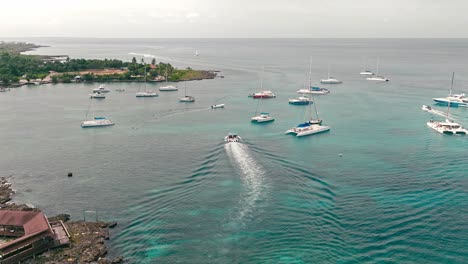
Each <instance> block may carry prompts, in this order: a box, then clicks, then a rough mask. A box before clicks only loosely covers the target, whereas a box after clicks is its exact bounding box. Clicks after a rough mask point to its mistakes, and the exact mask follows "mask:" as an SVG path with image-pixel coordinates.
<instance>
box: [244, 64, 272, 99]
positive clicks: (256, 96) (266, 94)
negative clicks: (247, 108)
mask: <svg viewBox="0 0 468 264" xmlns="http://www.w3.org/2000/svg"><path fill="white" fill-rule="evenodd" d="M264 73H265V67H263V68H262V74H261V75H260V92H257V93H251V94H249V97H252V98H253V99H268V98H275V97H276V94H274V93H273V92H272V91H270V90H263V75H264Z"/></svg>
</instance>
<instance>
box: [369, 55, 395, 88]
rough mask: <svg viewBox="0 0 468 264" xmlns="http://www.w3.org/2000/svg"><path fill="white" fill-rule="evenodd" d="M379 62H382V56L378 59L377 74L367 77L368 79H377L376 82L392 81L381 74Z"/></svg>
mask: <svg viewBox="0 0 468 264" xmlns="http://www.w3.org/2000/svg"><path fill="white" fill-rule="evenodd" d="M379 64H380V58H379V59H378V60H377V72H376V74H375V75H372V76H370V77H367V78H366V80H368V81H375V82H388V81H390V80H389V79H387V78H385V77H384V76H382V75H379Z"/></svg>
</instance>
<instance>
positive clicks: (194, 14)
mask: <svg viewBox="0 0 468 264" xmlns="http://www.w3.org/2000/svg"><path fill="white" fill-rule="evenodd" d="M199 18H200V14H199V13H197V12H191V13H188V14H187V15H185V19H186V20H187V21H188V22H189V23H195V22H197V21H198V19H199Z"/></svg>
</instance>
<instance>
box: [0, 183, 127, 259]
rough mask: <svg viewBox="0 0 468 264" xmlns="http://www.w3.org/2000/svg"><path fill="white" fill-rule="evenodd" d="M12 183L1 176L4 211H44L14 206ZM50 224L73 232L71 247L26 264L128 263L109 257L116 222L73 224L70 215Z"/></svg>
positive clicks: (0, 201)
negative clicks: (61, 224)
mask: <svg viewBox="0 0 468 264" xmlns="http://www.w3.org/2000/svg"><path fill="white" fill-rule="evenodd" d="M11 186H12V185H11V183H10V181H9V180H8V179H7V178H5V177H0V210H15V211H41V210H40V209H38V208H33V207H30V206H28V205H26V204H16V203H12V202H11V200H12V198H13V195H14V193H15V192H14V191H13V189H12V187H11ZM48 220H49V222H51V223H52V222H57V221H63V222H64V224H65V226H66V227H67V229H68V232H69V233H70V240H71V244H70V246H69V247H61V248H55V249H52V250H50V251H46V252H44V253H42V254H40V255H38V256H36V258H35V259H28V260H25V261H22V263H31V264H32V263H38V264H59V263H60V264H61V263H80V264H81V263H98V264H116V263H124V258H123V257H116V258H113V259H110V258H107V253H108V250H109V249H108V247H107V245H106V243H105V241H106V240H109V239H110V236H109V229H110V228H113V227H115V226H116V225H117V223H116V222H85V221H70V215H67V214H60V215H57V216H53V217H49V218H48Z"/></svg>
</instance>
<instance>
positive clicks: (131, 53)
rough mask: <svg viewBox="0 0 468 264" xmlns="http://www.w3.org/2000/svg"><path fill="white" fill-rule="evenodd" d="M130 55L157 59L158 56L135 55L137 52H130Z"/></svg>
mask: <svg viewBox="0 0 468 264" xmlns="http://www.w3.org/2000/svg"><path fill="white" fill-rule="evenodd" d="M128 54H130V55H135V56H143V57H145V58H156V56H154V55H151V54H144V53H135V52H130V53H128Z"/></svg>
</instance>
